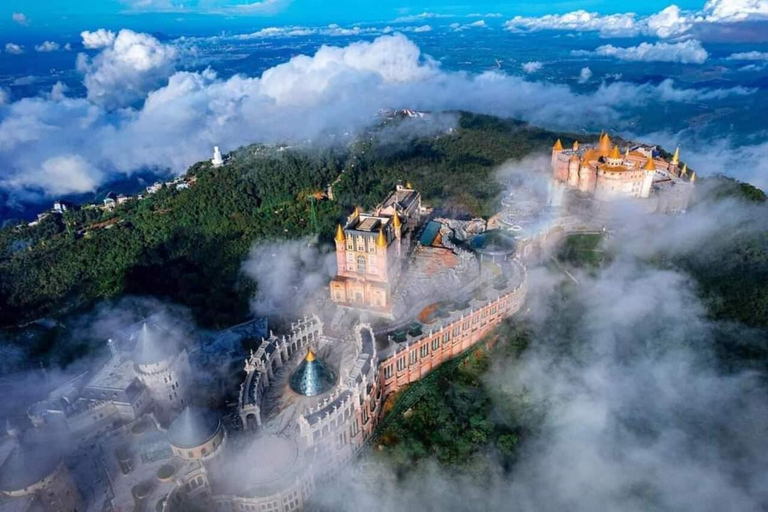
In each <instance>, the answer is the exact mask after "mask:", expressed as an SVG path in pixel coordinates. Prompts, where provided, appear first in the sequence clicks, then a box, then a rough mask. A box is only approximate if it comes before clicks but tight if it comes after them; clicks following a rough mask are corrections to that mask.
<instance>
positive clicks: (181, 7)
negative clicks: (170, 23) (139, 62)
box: [121, 0, 291, 16]
mask: <svg viewBox="0 0 768 512" xmlns="http://www.w3.org/2000/svg"><path fill="white" fill-rule="evenodd" d="M121 2H122V3H123V4H125V5H126V6H127V8H128V9H129V10H131V11H135V12H154V13H158V12H159V13H201V14H217V15H225V16H267V15H272V14H276V13H278V12H280V11H282V10H283V9H284V8H285V7H287V6H288V5H290V3H291V0H260V1H235V2H232V1H230V0H187V1H185V0H121Z"/></svg>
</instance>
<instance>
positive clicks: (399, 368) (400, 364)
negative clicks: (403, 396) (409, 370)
mask: <svg viewBox="0 0 768 512" xmlns="http://www.w3.org/2000/svg"><path fill="white" fill-rule="evenodd" d="M403 370H405V356H403V357H401V358H400V359H398V360H397V371H399V372H401V371H403Z"/></svg>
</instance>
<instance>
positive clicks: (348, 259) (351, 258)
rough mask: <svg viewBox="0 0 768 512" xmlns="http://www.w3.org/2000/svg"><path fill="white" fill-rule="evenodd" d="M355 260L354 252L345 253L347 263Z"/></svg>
mask: <svg viewBox="0 0 768 512" xmlns="http://www.w3.org/2000/svg"><path fill="white" fill-rule="evenodd" d="M354 262H355V253H353V252H348V253H347V263H354Z"/></svg>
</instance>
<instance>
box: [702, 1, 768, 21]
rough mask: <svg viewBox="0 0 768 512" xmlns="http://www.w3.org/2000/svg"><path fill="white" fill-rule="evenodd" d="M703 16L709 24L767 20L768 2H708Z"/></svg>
mask: <svg viewBox="0 0 768 512" xmlns="http://www.w3.org/2000/svg"><path fill="white" fill-rule="evenodd" d="M703 14H704V16H706V20H707V21H710V22H734V21H744V20H748V19H756V18H757V19H763V18H768V0H709V1H708V2H707V3H706V4H705V5H704V9H703Z"/></svg>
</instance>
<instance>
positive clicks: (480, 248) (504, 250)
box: [469, 229, 515, 256]
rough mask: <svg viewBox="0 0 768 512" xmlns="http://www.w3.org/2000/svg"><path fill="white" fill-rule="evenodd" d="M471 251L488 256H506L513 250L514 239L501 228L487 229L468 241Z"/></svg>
mask: <svg viewBox="0 0 768 512" xmlns="http://www.w3.org/2000/svg"><path fill="white" fill-rule="evenodd" d="M469 246H470V247H471V248H472V250H473V251H475V252H477V253H479V254H485V255H488V256H507V255H510V254H512V253H514V252H515V239H514V237H512V236H511V235H509V234H507V233H506V232H505V231H503V230H501V229H489V230H488V231H483V232H482V233H480V234H478V235H475V236H473V237H472V239H471V240H470V241H469Z"/></svg>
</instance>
